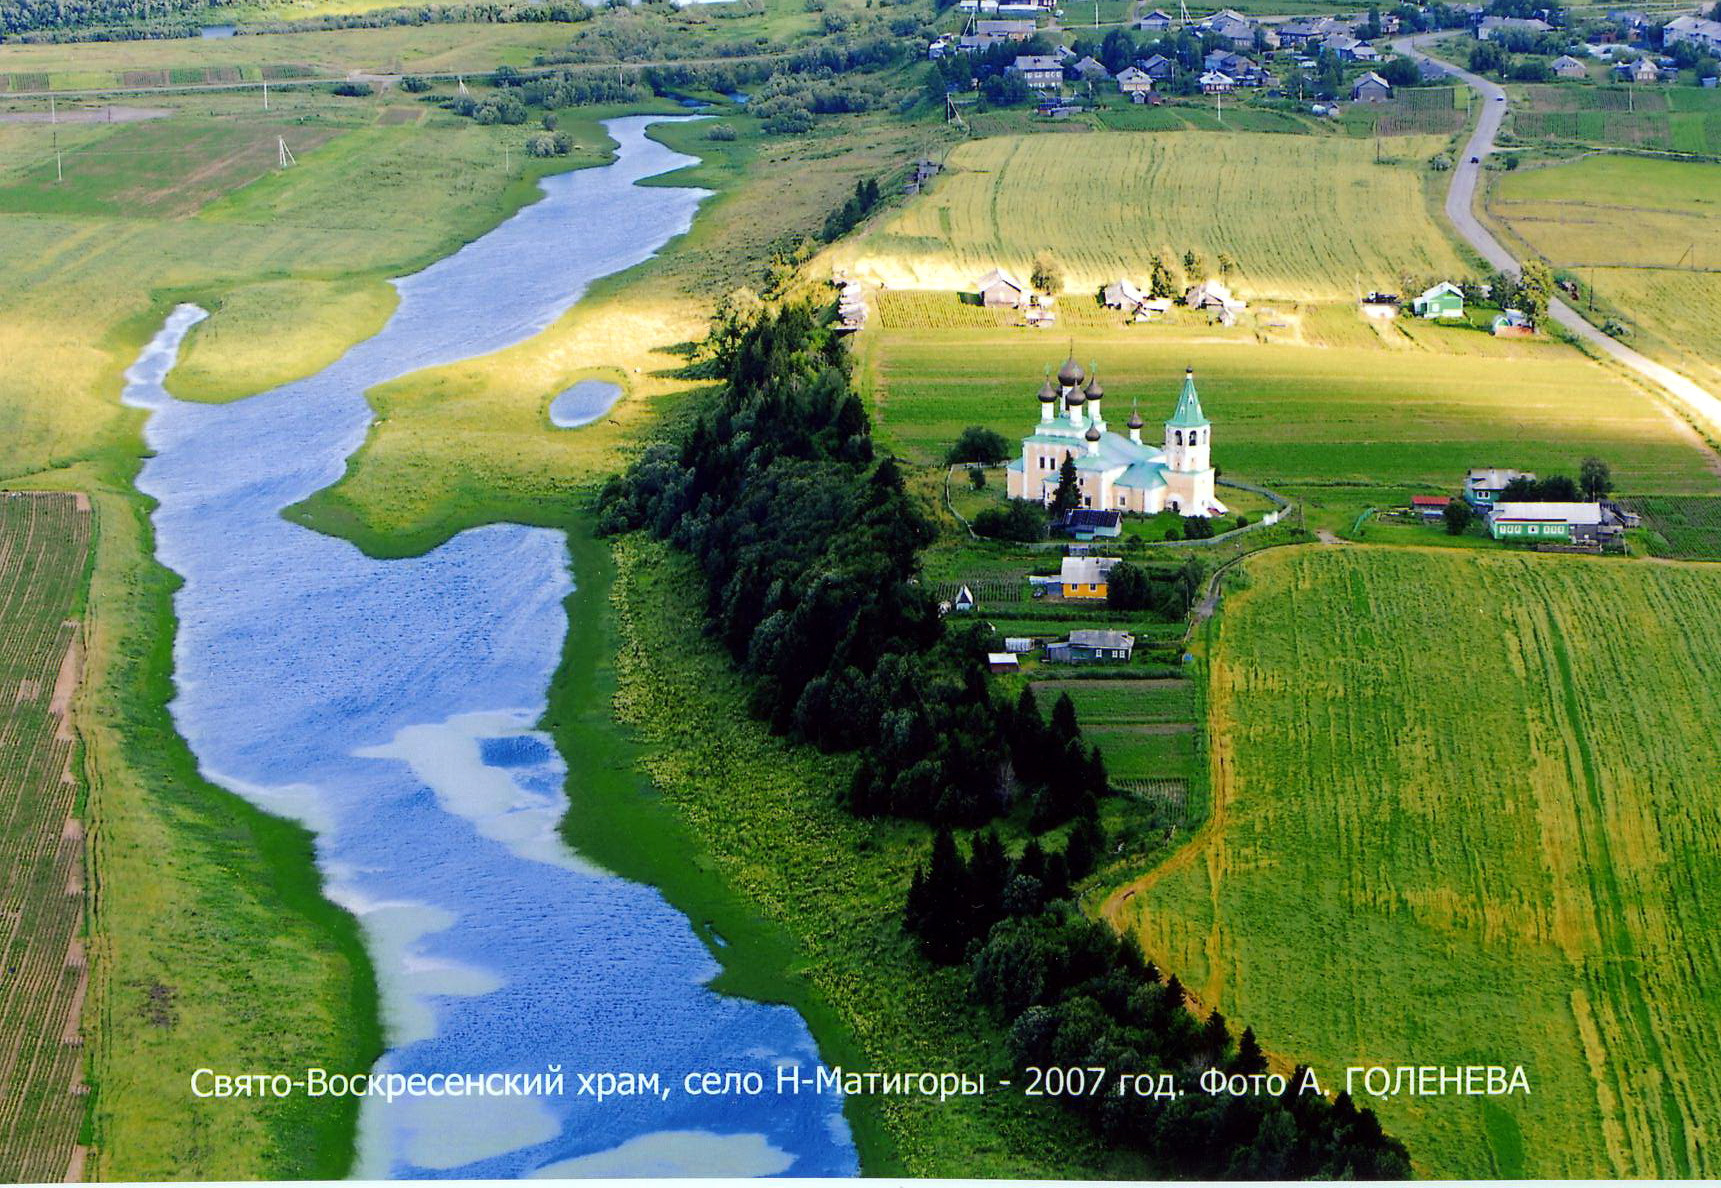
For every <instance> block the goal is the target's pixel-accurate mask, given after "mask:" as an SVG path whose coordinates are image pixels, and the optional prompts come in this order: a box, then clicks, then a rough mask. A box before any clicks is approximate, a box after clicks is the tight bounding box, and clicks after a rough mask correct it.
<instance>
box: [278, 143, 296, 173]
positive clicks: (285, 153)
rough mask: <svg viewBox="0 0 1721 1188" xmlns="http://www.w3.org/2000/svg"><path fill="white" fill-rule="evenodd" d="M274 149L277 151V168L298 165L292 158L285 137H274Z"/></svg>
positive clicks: (291, 151)
mask: <svg viewBox="0 0 1721 1188" xmlns="http://www.w3.org/2000/svg"><path fill="white" fill-rule="evenodd" d="M275 147H276V149H277V150H278V151H277V160H278V161H279V164H278V165H277V168H279V169H285V168H287V166H289V165H297V164H298V163H299V162H298V161H297V160H296V159H295V158H294V157H293V150H292V149H290V148H288V147H287V138H286V137H285V136H277V137H275Z"/></svg>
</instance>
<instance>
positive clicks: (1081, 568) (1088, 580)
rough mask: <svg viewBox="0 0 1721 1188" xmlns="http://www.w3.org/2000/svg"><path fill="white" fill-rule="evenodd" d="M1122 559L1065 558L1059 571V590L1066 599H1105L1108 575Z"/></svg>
mask: <svg viewBox="0 0 1721 1188" xmlns="http://www.w3.org/2000/svg"><path fill="white" fill-rule="evenodd" d="M1120 560H1122V558H1119V557H1065V558H1064V564H1063V567H1062V568H1061V569H1060V570H1059V571H1058V589H1059V590H1060V591H1061V592H1062V593H1063V596H1064V597H1065V598H1104V597H1105V596H1106V574H1108V573H1110V572H1111V567H1112V566H1114V565H1116V564H1117V563H1118V562H1119V561H1120Z"/></svg>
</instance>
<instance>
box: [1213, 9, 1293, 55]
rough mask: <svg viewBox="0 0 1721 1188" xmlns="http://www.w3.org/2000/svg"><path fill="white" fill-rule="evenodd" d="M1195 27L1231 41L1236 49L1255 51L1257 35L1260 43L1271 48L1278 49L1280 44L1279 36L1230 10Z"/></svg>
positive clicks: (1220, 12) (1215, 14) (1222, 11)
mask: <svg viewBox="0 0 1721 1188" xmlns="http://www.w3.org/2000/svg"><path fill="white" fill-rule="evenodd" d="M1195 27H1196V28H1197V29H1199V30H1200V31H1201V32H1203V33H1211V34H1213V35H1214V36H1215V37H1221V38H1223V39H1225V40H1226V41H1229V42H1230V43H1231V45H1232V46H1233V48H1236V49H1242V50H1247V49H1254V48H1255V46H1256V43H1257V36H1256V35H1257V33H1259V35H1260V37H1259V41H1260V42H1261V43H1262V44H1264V45H1266V46H1268V47H1269V48H1276V47H1277V46H1278V44H1279V38H1278V35H1277V34H1275V33H1273V32H1272V31H1271V30H1269V29H1267V28H1266V27H1265V26H1262V25H1258V24H1256V23H1255V22H1254V21H1252V20H1250V19H1249V18H1248V17H1246V16H1244V15H1243V14H1242V13H1240V12H1237V11H1235V10H1234V9H1230V8H1226V9H1222V10H1221V11H1219V12H1216V13H1214V14H1213V15H1212V16H1210V17H1208V18H1207V19H1206V20H1204V21H1201V22H1199V23H1197V25H1196V26H1195Z"/></svg>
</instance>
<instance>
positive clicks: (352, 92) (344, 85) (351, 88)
mask: <svg viewBox="0 0 1721 1188" xmlns="http://www.w3.org/2000/svg"><path fill="white" fill-rule="evenodd" d="M329 91H330V92H331V93H332V94H335V95H345V96H347V97H348V98H349V99H362V98H364V97H365V96H366V95H374V94H376V88H375V87H373V86H371V85H370V84H369V83H368V82H339V83H336V84H335V85H334V86H332V87H330V88H329Z"/></svg>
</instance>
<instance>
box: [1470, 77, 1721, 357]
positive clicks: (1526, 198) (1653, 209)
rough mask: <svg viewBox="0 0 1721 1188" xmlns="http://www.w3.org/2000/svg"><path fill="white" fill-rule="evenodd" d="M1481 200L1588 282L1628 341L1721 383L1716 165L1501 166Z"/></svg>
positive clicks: (1614, 161)
mask: <svg viewBox="0 0 1721 1188" xmlns="http://www.w3.org/2000/svg"><path fill="white" fill-rule="evenodd" d="M1717 115H1718V117H1721V111H1718V112H1717ZM1717 151H1721V140H1718V142H1717ZM1489 208H1490V210H1491V211H1492V212H1493V213H1494V214H1495V215H1496V216H1497V217H1499V218H1500V219H1502V220H1503V221H1505V222H1506V223H1507V225H1509V226H1510V227H1511V228H1512V230H1513V231H1514V232H1516V233H1517V234H1518V235H1519V236H1521V237H1522V238H1523V239H1524V240H1525V241H1526V242H1528V243H1529V244H1530V246H1531V247H1533V248H1534V249H1535V250H1536V251H1539V252H1541V253H1542V254H1543V255H1545V256H1547V257H1548V259H1549V260H1551V261H1553V263H1554V265H1555V266H1556V267H1561V268H1570V269H1572V270H1574V271H1576V272H1577V273H1578V274H1579V275H1580V276H1581V277H1582V279H1583V280H1584V281H1585V282H1587V283H1592V284H1593V285H1594V286H1595V290H1596V294H1597V296H1598V297H1599V298H1600V300H1601V301H1602V302H1603V303H1604V305H1605V306H1606V307H1607V309H1606V310H1605V312H1606V313H1609V314H1613V315H1615V316H1617V317H1618V318H1619V319H1620V320H1622V321H1623V322H1625V323H1626V324H1627V325H1628V326H1630V327H1631V328H1632V329H1633V331H1634V332H1636V333H1637V334H1638V335H1639V336H1640V337H1641V338H1642V339H1643V341H1634V343H1633V345H1636V346H1638V347H1639V348H1640V349H1643V350H1646V351H1648V352H1649V353H1650V354H1652V355H1655V356H1657V357H1658V358H1660V359H1662V361H1664V362H1666V363H1668V364H1670V365H1672V366H1675V367H1679V368H1681V369H1683V370H1685V371H1687V372H1689V373H1690V374H1691V376H1692V378H1694V379H1696V380H1697V381H1698V382H1699V383H1701V384H1704V385H1706V386H1708V387H1709V388H1710V389H1711V390H1717V389H1721V323H1718V322H1717V320H1716V318H1715V316H1714V314H1715V311H1716V310H1718V309H1721V164H1714V163H1710V162H1701V161H1669V160H1658V159H1655V158H1650V157H1631V156H1624V155H1606V156H1592V157H1584V158H1581V159H1579V160H1576V161H1572V162H1569V163H1567V164H1562V165H1554V166H1549V167H1546V168H1542V169H1523V170H1518V171H1516V172H1512V173H1506V174H1502V175H1501V176H1500V178H1499V180H1498V182H1497V183H1496V185H1495V187H1494V189H1493V191H1492V192H1491V194H1490V195H1489Z"/></svg>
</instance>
